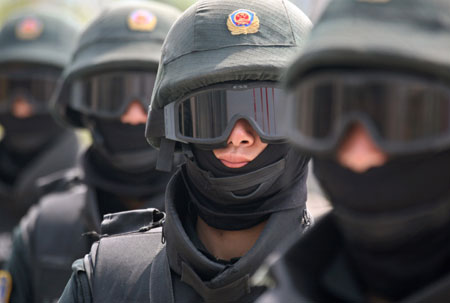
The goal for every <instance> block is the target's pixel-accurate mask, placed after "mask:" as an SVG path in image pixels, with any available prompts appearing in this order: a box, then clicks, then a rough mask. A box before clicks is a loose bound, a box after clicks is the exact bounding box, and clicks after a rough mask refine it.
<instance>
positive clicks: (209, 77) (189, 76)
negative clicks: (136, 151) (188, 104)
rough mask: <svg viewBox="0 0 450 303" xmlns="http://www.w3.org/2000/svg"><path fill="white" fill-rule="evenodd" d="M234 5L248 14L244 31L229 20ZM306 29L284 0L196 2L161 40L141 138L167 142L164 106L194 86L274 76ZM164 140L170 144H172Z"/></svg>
mask: <svg viewBox="0 0 450 303" xmlns="http://www.w3.org/2000/svg"><path fill="white" fill-rule="evenodd" d="M239 10H243V11H246V12H250V13H251V15H254V17H252V18H254V19H253V21H252V22H251V25H250V26H249V29H248V30H244V31H242V28H239V26H236V25H235V24H234V23H233V21H232V20H231V16H232V15H233V14H234V13H236V12H237V11H239ZM247 15H248V14H247ZM310 28H311V22H310V20H309V19H308V17H306V15H305V14H303V13H302V12H301V11H300V9H298V8H297V7H296V6H295V5H294V4H292V3H291V2H289V1H285V0H265V1H261V0H250V1H245V2H243V1H240V0H227V1H221V0H200V1H198V2H196V3H195V4H194V5H192V6H191V7H190V8H188V9H187V10H186V11H185V12H184V14H183V15H182V16H181V17H180V18H179V19H178V20H177V22H176V23H175V24H174V25H173V27H172V29H171V30H170V32H169V34H168V36H167V38H166V41H165V42H164V46H163V49H162V56H161V62H160V65H159V69H158V75H157V78H156V83H155V88H154V90H153V96H152V102H151V106H150V112H149V118H148V121H147V130H146V137H147V140H148V141H149V142H150V143H151V144H152V145H154V146H156V147H159V146H160V144H161V140H162V139H163V138H164V140H165V141H164V142H167V141H168V140H167V139H165V132H164V129H165V123H164V107H165V106H166V105H168V104H170V103H172V102H175V101H178V100H180V99H182V98H184V97H186V96H187V95H189V94H191V93H192V92H194V91H196V90H199V89H202V88H205V87H209V86H213V85H216V84H222V83H226V82H232V81H279V80H280V78H281V76H282V74H283V72H284V71H285V69H286V68H287V67H288V66H289V63H290V61H291V59H293V57H294V56H295V55H296V54H298V53H299V52H300V49H301V47H302V46H303V44H304V42H305V40H306V36H307V33H308V32H309V30H310ZM166 118H167V117H166ZM166 127H167V125H166ZM170 145H171V146H172V147H170V148H172V149H173V148H174V143H173V142H171V143H170ZM161 149H164V148H163V146H161ZM160 154H163V155H169V154H171V152H170V151H169V150H168V152H164V151H162V153H160ZM163 161H164V162H165V160H163Z"/></svg>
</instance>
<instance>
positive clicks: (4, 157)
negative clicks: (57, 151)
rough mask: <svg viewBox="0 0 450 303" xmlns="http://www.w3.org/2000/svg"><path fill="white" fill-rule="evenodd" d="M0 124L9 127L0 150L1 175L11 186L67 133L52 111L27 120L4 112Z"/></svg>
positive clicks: (6, 129) (0, 117)
mask: <svg viewBox="0 0 450 303" xmlns="http://www.w3.org/2000/svg"><path fill="white" fill-rule="evenodd" d="M0 123H1V124H2V125H3V127H4V129H5V136H4V138H3V140H2V143H1V147H2V148H1V152H0V167H1V169H0V178H1V179H2V181H3V182H6V183H7V184H10V185H12V184H14V182H15V181H16V179H17V177H18V176H19V175H20V174H21V172H22V171H23V170H24V169H25V168H26V167H28V165H29V164H30V163H31V162H32V161H34V160H35V159H36V158H37V157H38V156H39V155H40V154H41V153H42V152H44V151H45V150H47V149H48V148H49V147H50V146H51V145H52V144H54V143H55V142H56V141H57V140H59V139H60V138H61V136H63V135H64V129H63V128H62V127H60V126H59V125H58V124H57V123H56V122H55V121H54V120H53V118H52V117H51V116H50V115H48V114H42V115H35V116H32V117H30V118H24V119H19V118H16V117H14V116H12V115H10V114H3V115H1V116H0Z"/></svg>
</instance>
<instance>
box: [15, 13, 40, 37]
mask: <svg viewBox="0 0 450 303" xmlns="http://www.w3.org/2000/svg"><path fill="white" fill-rule="evenodd" d="M43 30H44V25H43V24H42V22H41V21H40V20H38V19H36V18H33V17H28V18H25V19H23V20H22V22H20V23H19V24H18V25H17V27H16V36H17V38H19V39H21V40H35V39H37V38H39V36H40V35H41V34H42V31H43Z"/></svg>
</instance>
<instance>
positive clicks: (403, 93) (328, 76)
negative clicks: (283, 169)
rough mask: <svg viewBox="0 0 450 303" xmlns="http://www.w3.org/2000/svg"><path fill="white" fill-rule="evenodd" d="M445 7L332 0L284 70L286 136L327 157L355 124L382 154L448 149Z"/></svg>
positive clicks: (395, 0) (442, 1) (415, 1)
mask: <svg viewBox="0 0 450 303" xmlns="http://www.w3.org/2000/svg"><path fill="white" fill-rule="evenodd" d="M449 12H450V2H448V1H446V0H431V1H426V2H424V1H420V0H411V1H401V0H391V1H372V0H358V1H357V0H340V1H332V2H331V4H330V5H329V7H328V8H327V10H326V11H325V12H324V14H323V16H322V18H321V20H320V22H319V23H318V24H317V25H316V26H315V28H314V29H313V31H312V32H311V35H310V38H309V41H308V43H307V44H306V47H305V49H304V51H303V53H302V55H301V56H300V57H299V58H298V59H297V60H296V61H295V62H294V63H293V65H292V66H291V68H290V69H289V71H288V76H287V87H288V89H289V91H290V97H289V102H288V103H289V111H288V115H287V117H286V118H287V119H286V120H287V121H288V127H287V128H288V132H289V137H290V138H291V139H292V140H293V141H294V142H295V143H296V144H298V145H299V146H300V147H301V148H302V149H303V150H305V151H310V152H312V153H329V152H332V151H333V150H335V149H336V147H337V146H338V143H339V141H340V139H341V138H342V137H343V136H342V135H343V134H344V132H345V131H346V129H347V128H348V127H349V126H350V125H351V124H352V123H355V122H360V123H362V124H364V125H365V127H366V128H367V129H368V130H369V132H370V133H371V135H372V137H373V138H374V140H375V141H376V142H377V144H378V145H379V146H380V147H381V148H382V149H383V150H384V151H385V152H387V153H389V154H392V155H394V154H411V153H423V152H428V151H435V150H440V149H443V148H448V147H450V123H449V121H450V118H449V117H450V89H449V83H450V68H449V67H450V56H449V55H448V50H449V48H450V34H449V33H450V19H449V17H448V16H449Z"/></svg>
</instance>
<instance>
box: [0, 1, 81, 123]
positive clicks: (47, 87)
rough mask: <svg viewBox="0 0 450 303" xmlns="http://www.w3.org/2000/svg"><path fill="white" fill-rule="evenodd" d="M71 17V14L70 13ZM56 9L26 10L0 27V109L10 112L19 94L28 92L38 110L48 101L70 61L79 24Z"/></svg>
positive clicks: (31, 101) (45, 107)
mask: <svg viewBox="0 0 450 303" xmlns="http://www.w3.org/2000/svg"><path fill="white" fill-rule="evenodd" d="M66 17H68V16H66ZM69 20H71V18H65V17H63V16H62V15H61V14H59V15H58V14H55V12H52V11H51V10H49V11H45V12H44V11H41V10H39V9H37V10H33V11H31V10H28V9H27V10H23V11H20V12H19V13H17V14H16V15H13V16H12V17H10V18H9V19H8V20H6V22H5V24H4V26H3V28H2V29H1V31H0V87H1V92H0V112H1V113H2V114H9V113H10V112H11V110H12V103H13V99H14V98H16V97H17V94H18V93H20V94H25V95H26V96H27V99H28V101H30V103H31V105H32V107H33V113H34V114H48V103H49V100H50V99H51V96H52V94H53V93H54V90H55V88H56V84H57V82H58V78H59V76H60V74H61V71H62V69H63V68H64V65H65V64H66V63H67V62H68V61H69V57H70V53H71V52H72V49H73V47H74V41H75V40H76V37H77V33H78V29H79V24H77V23H75V22H73V21H69Z"/></svg>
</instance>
